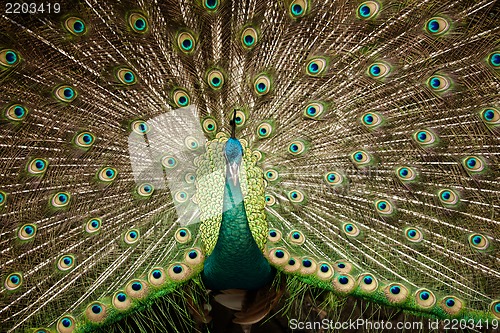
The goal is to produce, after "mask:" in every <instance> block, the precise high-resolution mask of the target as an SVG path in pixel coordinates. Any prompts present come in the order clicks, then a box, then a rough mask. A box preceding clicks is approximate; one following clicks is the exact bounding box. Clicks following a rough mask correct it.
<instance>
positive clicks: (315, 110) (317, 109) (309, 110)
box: [304, 102, 325, 119]
mask: <svg viewBox="0 0 500 333" xmlns="http://www.w3.org/2000/svg"><path fill="white" fill-rule="evenodd" d="M324 109H325V107H324V106H323V104H321V103H318V102H313V103H309V104H307V105H306V108H305V110H304V117H305V118H309V119H318V118H320V116H321V115H322V114H323V112H324Z"/></svg>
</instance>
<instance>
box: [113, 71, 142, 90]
mask: <svg viewBox="0 0 500 333" xmlns="http://www.w3.org/2000/svg"><path fill="white" fill-rule="evenodd" d="M115 76H116V78H117V79H118V81H119V82H120V83H121V84H123V85H126V86H131V85H134V84H136V83H137V77H136V75H135V73H134V71H132V70H131V69H130V68H119V69H118V70H117V71H116V73H115Z"/></svg>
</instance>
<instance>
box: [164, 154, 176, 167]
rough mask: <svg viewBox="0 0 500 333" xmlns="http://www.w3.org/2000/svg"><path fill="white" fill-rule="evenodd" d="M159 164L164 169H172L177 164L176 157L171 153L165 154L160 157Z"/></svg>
mask: <svg viewBox="0 0 500 333" xmlns="http://www.w3.org/2000/svg"><path fill="white" fill-rule="evenodd" d="M161 165H163V167H164V168H166V169H174V168H175V167H176V166H177V159H176V158H175V157H173V156H171V155H166V156H164V157H163V158H162V159H161Z"/></svg>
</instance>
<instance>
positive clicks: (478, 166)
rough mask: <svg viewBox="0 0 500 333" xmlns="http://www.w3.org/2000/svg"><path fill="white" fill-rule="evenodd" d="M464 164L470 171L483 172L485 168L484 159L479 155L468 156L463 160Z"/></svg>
mask: <svg viewBox="0 0 500 333" xmlns="http://www.w3.org/2000/svg"><path fill="white" fill-rule="evenodd" d="M462 165H463V166H464V167H465V169H466V170H467V171H469V172H472V173H475V172H481V171H483V170H484V168H485V163H484V161H483V160H482V159H481V158H479V157H478V156H467V157H465V158H464V159H463V160H462Z"/></svg>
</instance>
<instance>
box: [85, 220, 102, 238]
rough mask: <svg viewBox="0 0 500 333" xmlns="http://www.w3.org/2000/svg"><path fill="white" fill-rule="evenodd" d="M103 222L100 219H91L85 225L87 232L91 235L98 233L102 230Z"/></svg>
mask: <svg viewBox="0 0 500 333" xmlns="http://www.w3.org/2000/svg"><path fill="white" fill-rule="evenodd" d="M101 225H102V220H101V219H100V218H98V217H94V218H91V219H90V220H88V221H87V223H86V224H85V231H86V232H87V233H89V234H93V233H96V232H98V231H99V230H100V229H101Z"/></svg>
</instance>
